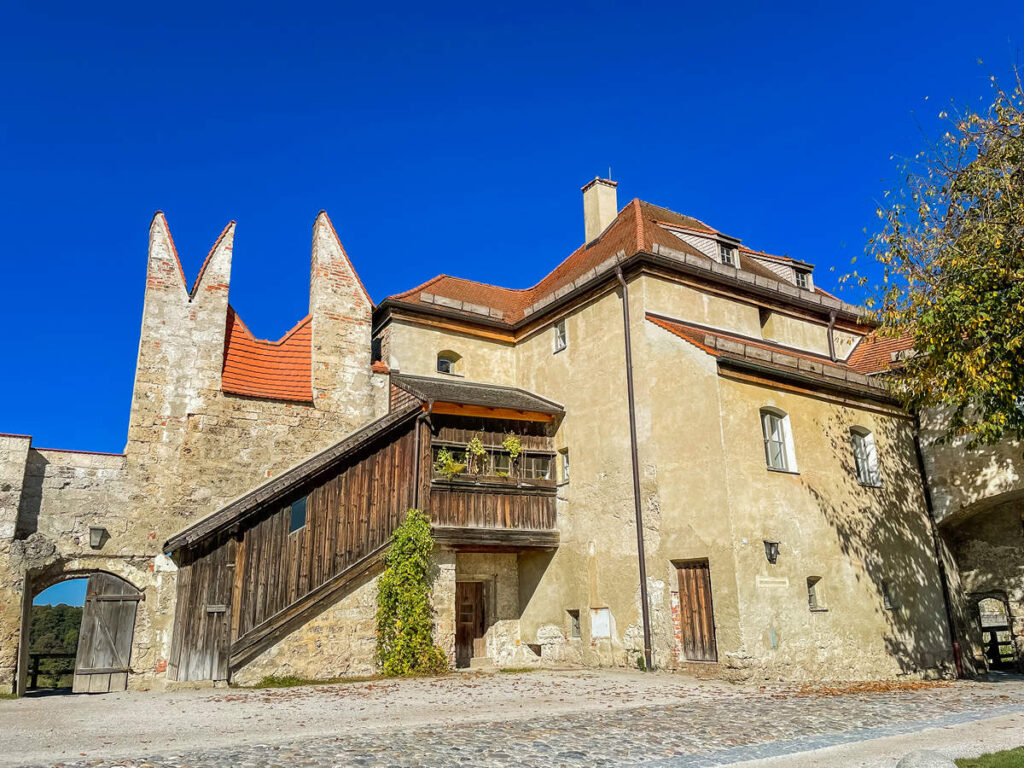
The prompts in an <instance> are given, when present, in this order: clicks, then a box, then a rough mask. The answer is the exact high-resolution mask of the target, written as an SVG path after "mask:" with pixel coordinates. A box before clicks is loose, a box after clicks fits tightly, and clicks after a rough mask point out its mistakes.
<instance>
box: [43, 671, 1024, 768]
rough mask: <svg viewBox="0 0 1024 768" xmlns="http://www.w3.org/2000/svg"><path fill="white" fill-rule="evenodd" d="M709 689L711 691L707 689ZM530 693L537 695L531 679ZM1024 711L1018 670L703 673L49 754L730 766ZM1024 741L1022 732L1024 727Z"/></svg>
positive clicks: (161, 762) (253, 761) (90, 761)
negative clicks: (760, 681)
mask: <svg viewBox="0 0 1024 768" xmlns="http://www.w3.org/2000/svg"><path fill="white" fill-rule="evenodd" d="M523 677H528V676H523ZM541 683H542V681H538V683H537V684H536V685H540V684H541ZM469 684H470V683H468V682H467V685H469ZM481 684H482V685H486V684H487V681H486V679H484V680H483V681H476V682H474V683H472V685H481ZM321 690H322V689H321ZM709 690H710V691H711V692H712V694H713V695H707V692H708V691H709ZM523 693H524V694H527V695H529V693H530V688H529V686H527V687H526V688H524V690H523ZM271 701H272V698H271ZM271 706H272V705H271ZM1022 711H1024V682H1020V681H1012V682H1005V683H998V684H987V683H956V684H952V685H942V686H938V687H926V688H923V689H919V690H899V691H895V692H874V691H866V690H862V691H858V690H856V689H854V690H852V691H841V690H830V689H824V690H803V689H798V688H793V687H782V686H774V687H764V688H749V687H741V686H725V685H722V684H719V683H698V684H696V685H691V686H689V687H687V688H686V689H685V693H683V694H682V695H680V696H677V697H676V698H675V700H674V701H671V702H668V701H666V700H664V698H663V697H662V698H660V700H659V701H658V702H657V703H656V704H652V705H644V704H643V702H642V701H638V700H637V699H636V698H631V699H629V700H628V702H627V703H626V704H625V705H623V704H621V703H619V702H616V701H610V702H608V703H606V704H605V705H604V708H603V710H594V709H591V710H589V711H578V712H566V713H561V714H548V715H545V716H543V717H533V718H530V717H525V718H522V717H520V718H518V719H513V720H506V719H502V718H491V719H490V720H487V721H474V722H459V721H458V719H457V718H455V719H452V718H446V722H445V723H444V724H443V725H437V726H430V725H426V726H420V727H412V728H405V727H400V728H388V727H387V723H379V722H378V723H376V724H375V726H374V727H371V728H370V729H369V730H367V729H360V730H350V731H349V732H346V733H344V734H343V735H339V736H335V737H314V738H303V739H291V740H287V741H280V742H275V741H274V740H273V739H272V735H273V734H272V733H271V732H268V733H267V734H266V737H267V741H266V743H248V744H239V745H219V746H216V747H211V748H208V749H189V750H183V751H180V752H176V751H165V752H162V753H160V754H157V755H149V754H146V752H145V750H142V749H140V750H138V752H137V753H134V754H132V755H129V756H127V757H125V758H121V759H110V758H106V759H104V758H102V757H93V756H92V755H90V756H87V757H83V758H80V759H78V760H73V761H65V762H62V763H52V762H51V763H44V764H40V765H46V766H53V765H60V766H63V767H64V768H85V767H86V766H90V767H102V768H108V767H109V766H131V767H132V768H139V767H147V768H148V767H150V766H152V767H153V768H172V767H173V768H181V767H184V766H187V767H188V768H197V767H199V766H203V767H209V768H221V767H222V766H223V767H224V768H227V767H228V766H231V768H250V767H251V768H257V767H259V768H263V767H271V766H282V768H283V767H284V766H378V765H379V766H401V767H402V768H414V767H416V768H452V767H454V766H545V768H550V767H551V766H590V765H595V766H627V765H648V766H656V767H657V768H687V767H688V766H703V765H727V764H729V763H733V762H739V761H742V760H751V759H755V758H759V757H771V756H776V755H782V754H789V753H793V752H800V751H805V750H808V749H815V748H820V747H824V746H831V745H836V744H843V743H848V742H851V741H857V740H862V739H875V738H879V737H882V736H888V735H894V734H900V733H909V732H915V731H919V730H922V729H925V728H935V727H946V726H950V725H955V724H958V723H965V722H970V721H973V720H980V719H985V718H990V717H996V716H1000V715H1006V714H1010V713H1016V712H1022ZM1021 740H1022V741H1024V734H1022V737H1021ZM94 754H95V753H94Z"/></svg>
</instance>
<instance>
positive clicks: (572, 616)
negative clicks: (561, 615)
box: [566, 610, 580, 637]
mask: <svg viewBox="0 0 1024 768" xmlns="http://www.w3.org/2000/svg"><path fill="white" fill-rule="evenodd" d="M566 613H568V614H569V637H579V636H580V612H579V611H578V610H575V611H566Z"/></svg>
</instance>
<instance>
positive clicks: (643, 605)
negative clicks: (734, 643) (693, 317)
mask: <svg viewBox="0 0 1024 768" xmlns="http://www.w3.org/2000/svg"><path fill="white" fill-rule="evenodd" d="M615 277H617V278H618V280H619V285H621V286H622V331H623V336H624V337H625V341H626V397H627V398H628V400H629V449H630V455H631V458H632V461H633V507H634V512H635V513H636V556H637V563H638V565H639V567H640V613H641V615H642V617H643V624H644V666H645V668H646V669H648V670H651V669H653V668H654V664H653V659H652V657H651V612H650V608H649V607H648V599H647V555H646V552H645V550H644V514H643V508H642V505H641V502H640V459H639V457H638V455H637V447H636V405H635V400H634V396H633V347H632V343H631V340H630V332H629V287H628V286H627V285H626V279H625V278H624V277H623V276H622V267H620V266H616V267H615Z"/></svg>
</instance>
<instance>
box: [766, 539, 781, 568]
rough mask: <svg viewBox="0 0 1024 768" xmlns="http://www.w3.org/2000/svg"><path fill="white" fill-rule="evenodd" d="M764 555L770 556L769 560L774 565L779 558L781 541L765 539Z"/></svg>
mask: <svg viewBox="0 0 1024 768" xmlns="http://www.w3.org/2000/svg"><path fill="white" fill-rule="evenodd" d="M764 556H765V557H767V558H768V562H769V563H771V564H772V565H775V563H776V562H777V561H778V559H779V542H777V541H765V543H764Z"/></svg>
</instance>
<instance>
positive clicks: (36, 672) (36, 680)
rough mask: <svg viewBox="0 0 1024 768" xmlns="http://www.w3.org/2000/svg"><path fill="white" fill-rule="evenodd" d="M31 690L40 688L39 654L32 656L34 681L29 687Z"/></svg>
mask: <svg viewBox="0 0 1024 768" xmlns="http://www.w3.org/2000/svg"><path fill="white" fill-rule="evenodd" d="M28 687H29V688H38V687H39V654H37V653H33V654H32V680H31V682H30V683H29V685H28Z"/></svg>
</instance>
